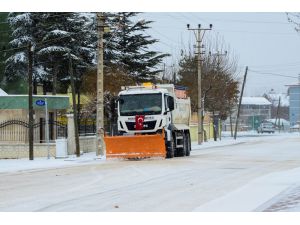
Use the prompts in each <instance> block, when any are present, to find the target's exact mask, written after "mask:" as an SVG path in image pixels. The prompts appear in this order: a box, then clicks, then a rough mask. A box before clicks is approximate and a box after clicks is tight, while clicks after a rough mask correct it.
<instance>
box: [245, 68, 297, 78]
mask: <svg viewBox="0 0 300 225" xmlns="http://www.w3.org/2000/svg"><path fill="white" fill-rule="evenodd" d="M249 71H251V72H254V73H258V74H264V75H271V76H278V77H288V78H298V77H297V76H289V75H284V74H278V73H268V72H262V71H257V70H250V69H249Z"/></svg>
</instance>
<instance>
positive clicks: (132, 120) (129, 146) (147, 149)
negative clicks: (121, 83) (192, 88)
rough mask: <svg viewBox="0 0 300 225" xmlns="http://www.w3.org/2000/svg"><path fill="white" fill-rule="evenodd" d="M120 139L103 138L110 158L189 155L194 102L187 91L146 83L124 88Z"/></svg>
mask: <svg viewBox="0 0 300 225" xmlns="http://www.w3.org/2000/svg"><path fill="white" fill-rule="evenodd" d="M123 89H124V90H122V91H121V92H120V93H119V95H118V100H117V105H118V107H117V109H118V136H106V137H104V140H105V145H106V157H107V158H127V159H130V158H131V159H132V158H148V157H163V158H173V157H174V156H189V155H190V151H191V137H190V129H189V123H190V117H191V103H190V98H189V97H187V95H186V88H184V87H179V86H174V85H173V84H157V85H152V84H144V85H141V86H130V87H125V88H123Z"/></svg>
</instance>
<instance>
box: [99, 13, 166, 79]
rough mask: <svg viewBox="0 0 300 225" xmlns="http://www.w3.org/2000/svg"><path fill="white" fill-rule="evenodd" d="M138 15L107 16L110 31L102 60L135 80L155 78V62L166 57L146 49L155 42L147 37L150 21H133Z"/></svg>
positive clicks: (116, 14) (120, 14) (156, 71)
mask: <svg viewBox="0 0 300 225" xmlns="http://www.w3.org/2000/svg"><path fill="white" fill-rule="evenodd" d="M138 15H139V13H135V12H120V13H111V14H108V15H107V24H108V25H109V26H110V28H111V32H110V33H107V34H105V48H106V50H105V55H104V56H105V60H106V62H107V65H109V64H110V63H114V64H116V65H118V67H119V68H120V70H122V71H123V72H126V73H128V74H129V75H130V76H134V77H135V78H136V80H137V81H139V80H149V79H155V77H156V75H157V74H158V72H160V71H161V70H159V69H157V66H158V64H159V63H161V61H162V59H163V58H164V57H166V56H168V54H161V53H160V52H156V51H153V50H150V49H149V48H150V46H151V45H152V44H154V43H156V42H157V41H158V40H156V39H153V38H152V37H151V36H150V35H148V34H147V32H146V31H147V30H148V29H149V28H150V24H151V23H152V21H146V20H143V19H139V20H137V16H138Z"/></svg>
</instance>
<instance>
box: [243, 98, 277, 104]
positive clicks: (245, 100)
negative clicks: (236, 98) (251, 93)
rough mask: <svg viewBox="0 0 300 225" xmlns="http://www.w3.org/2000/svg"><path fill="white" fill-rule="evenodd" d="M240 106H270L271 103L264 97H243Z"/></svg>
mask: <svg viewBox="0 0 300 225" xmlns="http://www.w3.org/2000/svg"><path fill="white" fill-rule="evenodd" d="M242 105H272V103H271V102H269V101H268V100H267V99H266V98H264V97H243V98H242Z"/></svg>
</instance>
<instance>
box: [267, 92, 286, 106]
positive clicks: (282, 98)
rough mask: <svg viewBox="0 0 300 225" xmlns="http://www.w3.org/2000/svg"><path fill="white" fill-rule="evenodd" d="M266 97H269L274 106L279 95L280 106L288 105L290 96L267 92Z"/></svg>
mask: <svg viewBox="0 0 300 225" xmlns="http://www.w3.org/2000/svg"><path fill="white" fill-rule="evenodd" d="M267 95H268V96H267V97H268V99H270V100H271V101H272V103H273V105H274V106H278V103H279V97H280V106H285V107H288V106H289V105H290V101H289V99H290V97H289V96H288V95H286V94H283V93H281V94H275V93H274V94H267Z"/></svg>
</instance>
